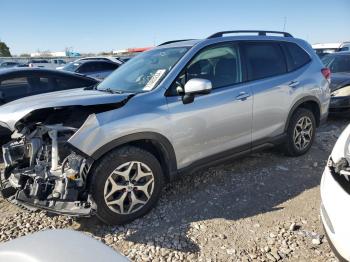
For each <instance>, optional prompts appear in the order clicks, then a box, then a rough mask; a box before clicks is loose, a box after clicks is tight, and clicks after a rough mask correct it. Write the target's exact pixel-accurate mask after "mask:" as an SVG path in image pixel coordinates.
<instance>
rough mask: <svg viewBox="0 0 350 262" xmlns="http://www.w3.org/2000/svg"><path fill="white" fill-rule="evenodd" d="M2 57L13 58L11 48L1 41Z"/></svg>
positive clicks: (0, 51)
mask: <svg viewBox="0 0 350 262" xmlns="http://www.w3.org/2000/svg"><path fill="white" fill-rule="evenodd" d="M0 56H3V57H9V56H11V53H10V48H9V47H8V46H7V45H6V44H5V43H4V42H1V41H0Z"/></svg>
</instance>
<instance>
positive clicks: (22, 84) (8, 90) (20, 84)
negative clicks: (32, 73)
mask: <svg viewBox="0 0 350 262" xmlns="http://www.w3.org/2000/svg"><path fill="white" fill-rule="evenodd" d="M29 92H30V87H29V84H28V80H27V78H26V77H17V78H13V79H7V80H3V81H2V82H1V83H0V96H1V97H0V98H2V100H3V101H5V102H9V101H11V100H13V99H16V98H20V97H23V96H26V95H27V94H29Z"/></svg>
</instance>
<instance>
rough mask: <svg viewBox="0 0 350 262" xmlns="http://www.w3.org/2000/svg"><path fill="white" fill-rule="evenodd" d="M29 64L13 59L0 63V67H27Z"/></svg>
mask: <svg viewBox="0 0 350 262" xmlns="http://www.w3.org/2000/svg"><path fill="white" fill-rule="evenodd" d="M27 66H28V64H24V63H19V62H13V61H7V62H2V63H0V69H5V68H12V67H27Z"/></svg>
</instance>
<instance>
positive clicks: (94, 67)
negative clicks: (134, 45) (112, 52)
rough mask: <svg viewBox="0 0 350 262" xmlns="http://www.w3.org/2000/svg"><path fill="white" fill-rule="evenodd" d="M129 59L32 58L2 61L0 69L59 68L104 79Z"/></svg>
mask: <svg viewBox="0 0 350 262" xmlns="http://www.w3.org/2000/svg"><path fill="white" fill-rule="evenodd" d="M129 59H130V58H125V60H122V59H118V58H115V57H84V58H79V59H77V60H75V61H73V62H69V63H66V61H64V60H63V59H50V60H49V59H31V60H29V61H28V62H27V63H19V62H12V61H7V62H2V63H1V64H0V69H7V68H17V67H31V68H43V69H58V70H63V71H69V72H75V73H79V74H82V75H86V76H90V77H94V78H98V79H104V78H106V77H107V76H108V75H109V74H110V73H112V72H113V71H114V70H115V69H117V68H118V67H119V66H120V65H122V64H123V63H125V62H126V61H128V60H129ZM0 72H1V70H0Z"/></svg>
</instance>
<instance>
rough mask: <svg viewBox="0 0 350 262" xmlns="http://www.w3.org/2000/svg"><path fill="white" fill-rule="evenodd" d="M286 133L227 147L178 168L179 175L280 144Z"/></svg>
mask: <svg viewBox="0 0 350 262" xmlns="http://www.w3.org/2000/svg"><path fill="white" fill-rule="evenodd" d="M285 137H286V134H285V133H283V134H281V135H278V136H276V137H272V138H265V139H261V140H258V141H255V142H253V143H249V144H246V145H242V146H239V147H237V148H233V149H229V150H226V151H224V152H220V153H218V154H215V155H212V156H208V157H205V158H203V159H200V160H197V161H195V162H194V163H192V164H190V165H189V166H187V167H184V168H181V169H179V170H178V174H179V175H184V174H185V173H191V172H195V171H197V170H199V169H202V168H205V167H209V166H213V165H217V164H220V163H225V162H226V161H228V160H232V159H235V158H239V157H241V156H244V155H247V154H250V153H252V152H256V151H260V150H263V149H266V148H271V147H273V146H275V145H278V144H281V143H283V142H284V139H285Z"/></svg>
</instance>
